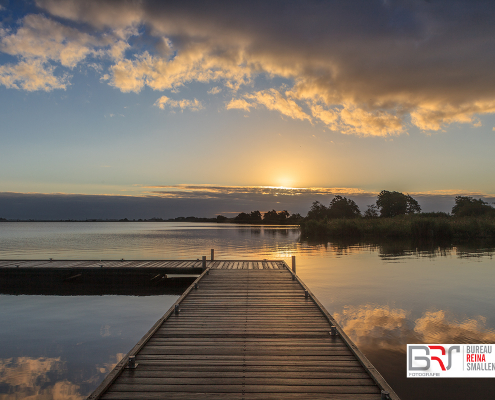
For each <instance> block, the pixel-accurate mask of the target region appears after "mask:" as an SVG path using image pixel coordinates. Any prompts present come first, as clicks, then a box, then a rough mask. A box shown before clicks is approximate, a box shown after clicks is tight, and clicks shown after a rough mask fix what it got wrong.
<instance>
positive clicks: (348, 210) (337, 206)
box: [327, 195, 361, 218]
mask: <svg viewBox="0 0 495 400" xmlns="http://www.w3.org/2000/svg"><path fill="white" fill-rule="evenodd" d="M327 215H328V217H329V218H356V217H359V216H361V212H360V211H359V207H358V205H357V204H356V203H355V202H354V200H351V199H348V198H346V197H342V196H339V195H337V196H335V197H334V198H333V199H332V201H331V202H330V207H329V208H328V211H327Z"/></svg>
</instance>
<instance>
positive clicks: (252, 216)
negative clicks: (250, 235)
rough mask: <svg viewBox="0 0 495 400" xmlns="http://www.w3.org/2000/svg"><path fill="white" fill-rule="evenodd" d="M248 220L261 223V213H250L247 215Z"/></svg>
mask: <svg viewBox="0 0 495 400" xmlns="http://www.w3.org/2000/svg"><path fill="white" fill-rule="evenodd" d="M249 219H250V221H251V222H254V223H256V222H261V213H260V212H259V211H258V210H256V211H251V214H250V215H249Z"/></svg>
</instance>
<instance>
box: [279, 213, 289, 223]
mask: <svg viewBox="0 0 495 400" xmlns="http://www.w3.org/2000/svg"><path fill="white" fill-rule="evenodd" d="M277 216H278V220H279V221H280V222H281V223H284V222H285V221H286V220H287V218H289V217H290V213H289V211H287V210H284V211H279V212H278V214H277Z"/></svg>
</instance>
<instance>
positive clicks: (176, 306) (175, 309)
mask: <svg viewBox="0 0 495 400" xmlns="http://www.w3.org/2000/svg"><path fill="white" fill-rule="evenodd" d="M174 311H175V313H176V314H179V312H180V309H179V305H178V304H176V305H175V307H174Z"/></svg>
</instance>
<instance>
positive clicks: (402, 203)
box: [305, 190, 495, 220]
mask: <svg viewBox="0 0 495 400" xmlns="http://www.w3.org/2000/svg"><path fill="white" fill-rule="evenodd" d="M420 213H421V206H420V205H419V204H418V202H417V200H415V199H414V198H413V197H411V196H410V195H409V194H404V193H400V192H389V191H388V190H382V191H381V192H380V194H379V195H378V197H377V199H376V203H375V204H371V205H369V206H368V208H367V209H366V211H365V212H364V213H363V214H361V211H360V210H359V207H358V205H357V204H356V202H355V201H354V200H351V199H348V198H346V197H342V196H340V195H337V196H335V197H334V198H333V199H332V201H331V202H330V204H329V206H328V207H327V206H325V205H324V204H321V203H320V202H319V201H315V202H313V204H312V205H311V209H310V210H309V212H308V215H307V216H306V218H305V219H306V220H324V219H335V218H359V217H364V218H393V217H396V216H399V215H410V214H420ZM421 214H422V215H427V216H431V217H434V216H437V217H439V216H448V214H447V213H444V212H433V213H421ZM451 214H452V215H453V216H455V217H474V216H482V215H488V214H490V215H495V209H494V208H493V207H492V206H490V205H489V204H488V203H487V202H485V201H483V200H481V199H474V198H473V197H469V196H456V198H455V205H454V207H452V211H451Z"/></svg>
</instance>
